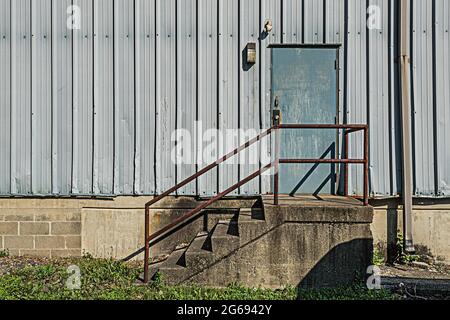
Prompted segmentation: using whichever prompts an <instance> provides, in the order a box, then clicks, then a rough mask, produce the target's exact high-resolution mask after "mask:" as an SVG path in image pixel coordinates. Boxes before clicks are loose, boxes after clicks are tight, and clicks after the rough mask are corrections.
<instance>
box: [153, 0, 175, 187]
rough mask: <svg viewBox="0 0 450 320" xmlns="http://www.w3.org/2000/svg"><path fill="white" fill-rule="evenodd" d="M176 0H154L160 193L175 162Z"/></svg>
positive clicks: (170, 178) (171, 181)
mask: <svg viewBox="0 0 450 320" xmlns="http://www.w3.org/2000/svg"><path fill="white" fill-rule="evenodd" d="M175 4H176V2H175V0H159V1H158V2H157V10H158V11H157V15H158V17H159V19H158V20H157V28H158V29H157V37H158V41H157V59H158V60H157V68H158V69H157V80H156V81H157V83H158V85H157V86H158V87H157V110H158V111H157V112H158V121H157V123H158V133H157V135H158V138H157V143H158V145H159V146H158V149H159V150H158V159H157V161H158V162H159V164H158V169H157V174H159V175H160V176H159V177H158V180H159V181H160V183H159V184H157V188H158V192H159V193H162V192H164V191H165V190H167V189H168V188H170V187H172V186H173V185H174V184H175V163H174V162H173V161H172V159H171V153H172V150H173V149H174V147H175V142H173V141H172V140H171V135H172V132H174V130H175V126H176V103H175V100H176V99H175V94H176V90H175V87H176V82H175V78H176V77H175V74H176V71H175V65H176V55H175V51H176V50H175V47H176V19H175V18H176V17H175Z"/></svg>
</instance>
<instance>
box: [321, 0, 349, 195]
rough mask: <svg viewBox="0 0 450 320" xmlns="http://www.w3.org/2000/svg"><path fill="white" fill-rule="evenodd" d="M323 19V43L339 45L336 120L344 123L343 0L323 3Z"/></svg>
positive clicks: (340, 179)
mask: <svg viewBox="0 0 450 320" xmlns="http://www.w3.org/2000/svg"><path fill="white" fill-rule="evenodd" d="M324 11H325V18H324V23H325V25H324V28H325V38H324V42H325V43H331V44H340V45H341V47H340V48H339V56H338V59H339V63H338V66H337V67H338V76H339V83H338V92H337V95H338V100H337V101H338V110H337V112H338V114H337V120H338V122H339V123H344V107H343V106H344V94H343V93H344V91H345V88H346V86H345V85H344V68H343V67H344V53H345V48H344V37H343V35H344V21H345V12H344V11H345V6H344V0H333V1H325V7H324ZM343 134H344V132H343V131H342V130H340V131H339V132H338V150H337V152H336V154H337V156H338V157H339V158H342V151H343V148H342V146H343V144H342V142H343ZM336 168H337V171H338V174H340V173H342V172H343V171H342V169H343V166H337V167H336ZM341 181H342V182H343V181H344V180H343V175H340V177H339V180H338V186H337V188H341V185H342V183H341Z"/></svg>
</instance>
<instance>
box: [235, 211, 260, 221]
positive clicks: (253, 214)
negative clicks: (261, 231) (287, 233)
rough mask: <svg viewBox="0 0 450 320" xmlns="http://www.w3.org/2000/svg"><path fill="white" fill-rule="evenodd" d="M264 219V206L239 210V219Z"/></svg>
mask: <svg viewBox="0 0 450 320" xmlns="http://www.w3.org/2000/svg"><path fill="white" fill-rule="evenodd" d="M252 220H259V221H264V220H265V217H264V210H263V209H262V208H242V209H240V210H239V221H252Z"/></svg>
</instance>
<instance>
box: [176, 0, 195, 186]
mask: <svg viewBox="0 0 450 320" xmlns="http://www.w3.org/2000/svg"><path fill="white" fill-rule="evenodd" d="M177 12H178V21H177V46H178V47H177V48H178V49H177V57H176V59H177V79H176V81H177V92H176V94H177V131H176V132H177V134H175V133H172V139H176V138H177V135H178V139H177V140H178V143H177V147H176V154H177V155H178V158H177V161H176V164H177V183H178V182H181V181H183V180H185V179H186V178H189V177H190V176H191V175H193V174H195V172H196V165H195V164H196V150H197V139H196V130H195V122H196V118H197V83H196V81H197V80H196V77H197V43H196V41H197V26H196V24H197V11H196V0H180V1H177ZM178 193H179V194H182V195H195V194H196V186H195V182H191V183H189V184H188V185H187V186H185V187H183V188H181V189H180V190H178Z"/></svg>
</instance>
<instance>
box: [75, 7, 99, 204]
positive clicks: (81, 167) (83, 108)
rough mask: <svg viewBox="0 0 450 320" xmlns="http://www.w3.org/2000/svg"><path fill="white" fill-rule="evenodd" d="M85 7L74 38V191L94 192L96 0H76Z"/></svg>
mask: <svg viewBox="0 0 450 320" xmlns="http://www.w3.org/2000/svg"><path fill="white" fill-rule="evenodd" d="M74 5H76V6H78V7H79V8H80V10H81V21H82V23H81V28H80V29H79V30H74V39H73V77H74V83H73V95H74V99H73V100H74V101H73V142H72V143H73V171H72V172H73V177H72V193H73V194H80V195H87V194H91V193H92V177H93V175H92V171H93V161H92V158H93V113H94V105H93V103H94V73H93V71H94V68H93V62H94V61H93V56H94V46H93V44H94V35H93V2H92V0H74Z"/></svg>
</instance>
